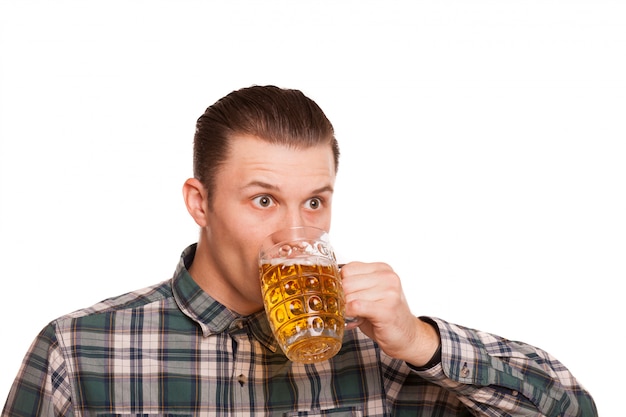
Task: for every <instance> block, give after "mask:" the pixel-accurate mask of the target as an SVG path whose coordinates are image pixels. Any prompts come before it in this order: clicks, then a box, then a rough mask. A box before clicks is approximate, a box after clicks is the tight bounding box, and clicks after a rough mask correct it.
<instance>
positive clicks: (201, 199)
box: [183, 178, 208, 227]
mask: <svg viewBox="0 0 626 417" xmlns="http://www.w3.org/2000/svg"><path fill="white" fill-rule="evenodd" d="M206 196H207V191H206V189H205V188H204V186H203V185H202V183H201V182H200V181H199V180H198V179H197V178H189V179H188V180H187V181H185V184H184V185H183V197H184V199H185V205H186V206H187V211H188V212H189V214H191V217H193V219H194V220H195V221H196V223H197V224H198V226H200V227H205V226H206V225H207V216H208V213H207V210H208V206H207V205H206V204H205V202H206Z"/></svg>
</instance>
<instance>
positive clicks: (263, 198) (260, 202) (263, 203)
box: [252, 195, 274, 207]
mask: <svg viewBox="0 0 626 417" xmlns="http://www.w3.org/2000/svg"><path fill="white" fill-rule="evenodd" d="M252 201H253V202H254V203H255V204H256V205H257V206H259V207H271V206H272V205H273V204H274V200H272V197H270V196H268V195H260V196H258V197H255V198H254V200H252Z"/></svg>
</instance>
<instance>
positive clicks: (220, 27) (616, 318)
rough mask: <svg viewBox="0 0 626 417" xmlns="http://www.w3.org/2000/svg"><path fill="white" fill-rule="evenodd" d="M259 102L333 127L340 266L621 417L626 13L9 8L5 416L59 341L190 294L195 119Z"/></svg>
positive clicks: (600, 6) (302, 5) (4, 52)
mask: <svg viewBox="0 0 626 417" xmlns="http://www.w3.org/2000/svg"><path fill="white" fill-rule="evenodd" d="M252 84H275V85H279V86H282V87H291V88H298V89H301V90H303V91H304V92H305V93H306V94H307V95H309V96H310V97H311V98H313V99H314V100H316V101H317V102H318V103H319V104H320V105H321V107H322V108H323V109H324V110H325V111H326V113H327V115H328V117H329V118H330V119H331V121H332V122H333V123H334V125H335V129H336V134H337V137H338V139H339V141H340V145H341V149H342V152H343V156H342V159H341V164H340V169H339V177H338V182H337V190H336V196H335V201H334V206H335V215H334V218H333V229H332V233H331V235H332V236H333V239H334V246H335V249H336V251H337V252H338V254H339V256H340V257H343V258H344V259H352V260H357V259H358V260H382V261H386V262H388V263H390V264H391V265H392V266H393V267H394V268H395V269H396V271H397V272H398V273H399V274H400V275H401V277H402V279H403V285H404V287H405V291H406V293H407V295H408V297H409V298H410V302H411V305H412V307H413V309H414V312H415V314H419V315H434V316H439V317H441V318H444V319H447V320H449V321H452V322H456V323H459V324H464V325H467V326H470V327H474V328H479V329H481V330H486V331H490V332H493V333H497V334H500V335H502V336H505V337H508V338H510V339H517V340H524V341H526V342H529V343H532V344H534V345H537V346H540V347H542V348H544V349H546V350H548V351H549V352H551V353H553V354H554V355H555V356H556V357H558V358H559V359H561V360H562V361H563V362H564V363H565V364H566V365H567V366H568V367H569V368H570V369H571V370H572V372H573V373H574V374H575V375H576V376H577V377H578V378H579V379H580V380H581V381H582V382H583V384H584V385H585V386H586V387H587V388H588V389H589V390H590V391H591V393H592V394H593V396H594V397H595V399H596V402H597V404H598V408H599V410H600V414H601V415H604V416H615V415H618V414H619V412H618V410H621V409H622V408H623V407H622V406H621V403H622V401H621V397H623V393H622V392H620V391H618V390H619V389H620V386H623V384H619V383H616V382H617V381H620V380H622V379H623V377H622V373H623V368H624V358H623V356H624V354H623V352H624V344H625V340H624V324H623V319H624V317H625V315H624V307H623V303H624V294H625V293H624V290H623V288H622V287H620V286H619V284H620V281H621V280H623V279H624V278H626V266H625V249H626V220H625V219H626V216H625V214H626V211H625V209H626V195H625V182H626V163H625V161H626V151H625V150H624V149H625V148H624V141H625V140H626V127H625V122H626V117H625V115H626V7H625V3H624V2H620V1H604V0H589V1H586V0H579V1H554V0H543V1H528V0H525V1H507V0H504V1H495V0H494V1H440V2H435V1H411V2H409V1H406V2H403V1H386V2H385V1H332V2H331V1H329V2H326V1H279V2H276V1H258V2H257V1H229V2H222V1H220V2H217V1H215V2H211V1H208V0H204V1H174V0H172V1H162V0H161V1H129V0H126V1H119V2H118V1H111V0H109V1H106V2H96V1H70V0H61V1H54V2H46V1H32V0H31V1H29V0H0V187H1V188H0V277H1V280H2V281H1V282H2V293H1V294H2V302H1V303H0V320H1V322H0V323H1V334H2V342H1V344H0V357H1V358H2V362H1V363H0V398H2V399H0V402H3V401H4V398H6V394H7V393H8V390H9V386H10V383H11V382H12V380H13V378H14V376H15V374H16V372H17V370H18V367H19V363H20V361H21V359H22V357H23V355H24V353H25V352H26V350H27V348H28V346H29V344H30V342H31V341H32V340H33V339H34V337H35V336H36V334H37V333H38V331H39V330H40V329H41V328H43V327H44V326H45V325H46V324H47V322H49V321H50V320H52V319H53V318H56V317H58V316H60V315H62V314H65V313H67V312H70V311H73V310H75V309H78V308H81V307H86V306H89V305H91V304H93V303H95V302H97V301H100V300H101V299H103V298H106V297H109V296H113V295H118V294H120V293H123V292H126V291H130V290H134V289H137V288H141V287H143V286H146V285H150V284H153V283H156V282H159V281H161V280H164V279H167V278H169V277H170V275H171V273H172V272H173V270H174V267H175V266H176V263H177V261H178V257H179V255H180V252H181V251H182V249H183V248H184V247H185V246H186V245H187V244H189V243H192V242H194V241H195V240H196V237H197V229H196V225H195V223H193V221H192V220H191V218H190V217H189V215H188V214H187V212H186V210H185V208H184V205H183V201H182V196H181V186H182V183H183V181H184V180H185V179H186V178H187V177H189V176H190V175H191V149H192V138H193V132H194V125H195V120H196V119H197V117H198V116H199V115H200V114H201V113H202V112H203V111H204V109H205V108H206V107H207V106H209V105H210V104H212V103H213V102H214V101H215V100H217V99H218V98H220V97H221V96H223V95H225V94H227V93H228V92H230V91H232V90H234V89H237V88H240V87H245V86H249V85H252Z"/></svg>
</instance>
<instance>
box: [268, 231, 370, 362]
mask: <svg viewBox="0 0 626 417" xmlns="http://www.w3.org/2000/svg"><path fill="white" fill-rule="evenodd" d="M259 271H260V276H261V291H262V294H263V304H264V306H265V312H266V314H267V316H268V319H269V323H270V327H271V328H272V331H273V332H274V337H276V340H277V341H278V343H279V345H280V347H281V348H282V350H283V351H284V352H285V355H286V356H287V358H289V359H290V360H292V361H294V362H301V363H315V362H321V361H325V360H327V359H330V358H332V357H333V356H335V355H336V354H337V352H339V350H340V349H341V343H342V339H343V333H344V328H345V325H346V324H347V323H349V322H356V323H357V324H358V321H357V319H351V318H346V317H345V315H344V310H345V299H344V294H343V288H342V286H341V276H340V275H339V266H338V265H337V260H336V258H335V254H334V252H333V249H332V247H331V246H330V242H329V239H328V233H327V232H326V231H324V230H322V229H318V228H315V227H309V226H303V227H292V228H289V229H284V230H280V231H278V232H275V233H272V234H271V235H269V236H268V237H267V238H265V240H264V241H263V243H262V245H261V249H260V251H259Z"/></svg>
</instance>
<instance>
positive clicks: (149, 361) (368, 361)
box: [2, 245, 597, 417]
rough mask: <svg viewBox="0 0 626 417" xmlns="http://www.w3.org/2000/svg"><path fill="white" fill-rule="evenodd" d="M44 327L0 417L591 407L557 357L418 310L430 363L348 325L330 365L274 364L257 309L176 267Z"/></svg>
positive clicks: (536, 411) (589, 411) (587, 412)
mask: <svg viewBox="0 0 626 417" xmlns="http://www.w3.org/2000/svg"><path fill="white" fill-rule="evenodd" d="M195 249H196V247H195V245H192V246H190V247H189V248H187V250H185V252H183V255H182V257H181V262H180V263H179V265H178V268H177V270H176V273H175V275H174V278H173V279H171V280H168V281H165V282H163V283H160V284H158V285H156V286H153V287H149V288H146V289H143V290H140V291H136V292H133V293H129V294H126V295H122V296H120V297H116V298H111V299H107V300H105V301H102V302H101V303H98V304H96V305H95V306H93V307H90V308H87V309H84V310H81V311H78V312H75V313H72V314H69V315H66V316H64V317H61V318H59V319H57V320H55V321H53V322H52V323H50V324H49V325H48V326H47V327H46V328H44V329H43V331H42V332H41V333H40V334H39V335H38V337H37V338H36V339H35V341H34V342H33V344H32V346H31V348H30V350H29V351H28V353H27V355H26V357H25V359H24V362H23V364H22V367H21V369H20V371H19V374H18V376H17V378H16V379H15V382H14V384H13V387H12V389H11V392H10V394H9V397H8V400H7V402H6V405H5V407H4V410H3V413H2V416H49V417H52V416H102V417H107V416H147V415H159V416H253V415H254V416H335V417H340V416H432V417H435V416H437V417H445V416H469V415H484V416H509V415H546V416H585V417H590V416H596V415H597V412H596V409H595V405H594V403H593V400H592V399H591V398H590V397H589V395H588V394H587V392H586V391H584V390H583V389H582V388H581V387H580V386H579V385H578V383H577V382H576V380H575V379H574V378H573V376H572V375H571V374H570V373H569V371H568V370H567V369H565V368H564V367H563V365H561V364H560V363H559V362H558V361H557V360H555V359H554V358H552V357H550V356H549V355H548V354H547V353H545V352H543V351H541V350H539V349H537V348H533V347H531V346H528V345H525V344H522V343H516V342H511V341H508V340H504V339H502V338H499V337H497V336H494V335H491V334H487V333H482V332H477V331H475V330H472V329H468V328H464V327H460V326H456V325H453V324H449V323H446V322H445V321H442V320H438V319H429V320H432V321H433V323H436V325H437V326H438V327H439V330H440V333H441V337H442V362H441V364H439V365H436V366H434V367H433V368H431V369H428V370H418V369H414V368H411V367H410V366H408V365H407V364H406V363H404V362H402V361H398V360H395V359H392V358H390V357H388V356H386V355H385V354H384V353H383V352H382V351H381V350H380V349H379V348H378V347H377V345H376V344H375V343H374V342H373V341H372V340H370V339H369V338H367V337H366V336H365V335H363V334H362V333H361V332H360V331H358V330H351V331H347V332H346V335H345V338H344V344H343V348H342V350H341V352H340V353H339V354H338V355H337V356H336V357H334V358H333V359H331V360H330V361H327V362H323V363H319V364H310V365H302V364H296V363H292V362H290V361H288V360H287V359H286V358H285V356H284V355H283V354H282V352H281V351H280V349H279V348H278V346H277V344H276V341H275V340H274V338H273V337H272V335H271V332H270V329H269V324H268V322H267V320H266V318H265V315H264V314H263V312H259V313H257V314H254V315H252V316H248V317H240V316H237V315H236V314H234V313H233V312H231V311H229V310H228V309H226V308H225V307H224V306H223V305H221V304H219V303H218V302H217V301H215V300H214V299H212V298H211V297H210V296H209V295H208V294H206V293H205V292H204V291H202V290H201V289H200V288H199V287H198V286H197V285H196V283H195V282H194V281H193V279H192V278H191V276H190V275H189V273H188V272H187V267H188V265H190V264H191V262H192V260H193V256H194V254H195Z"/></svg>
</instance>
